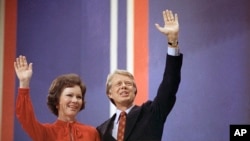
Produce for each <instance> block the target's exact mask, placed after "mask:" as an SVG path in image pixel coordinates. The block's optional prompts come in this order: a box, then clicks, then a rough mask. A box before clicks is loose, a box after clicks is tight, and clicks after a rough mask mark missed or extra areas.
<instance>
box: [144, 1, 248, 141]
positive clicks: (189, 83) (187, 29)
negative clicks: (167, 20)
mask: <svg viewBox="0 0 250 141" xmlns="http://www.w3.org/2000/svg"><path fill="white" fill-rule="evenodd" d="M249 3H250V2H249V1H247V0H242V1H240V2H238V1H237V2H236V1H234V0H220V1H213V2H212V1H208V0H195V1H166V0H159V1H150V4H149V5H150V21H149V22H150V28H149V31H150V33H149V39H150V42H149V43H150V51H149V52H150V53H149V54H150V67H149V69H150V73H149V76H150V78H149V79H150V81H149V83H150V84H149V86H150V94H151V95H150V98H151V99H152V98H153V97H154V95H152V94H154V93H152V92H155V91H156V89H157V87H158V86H157V85H156V84H158V83H159V82H160V81H161V77H162V75H161V74H162V70H163V67H164V66H163V65H164V64H163V61H162V59H164V58H165V51H163V50H164V49H165V47H166V40H165V38H164V37H162V36H163V35H161V34H160V33H159V32H158V31H157V30H156V29H155V28H154V23H155V22H157V23H160V24H161V25H163V20H162V14H161V11H162V10H164V9H167V8H168V9H171V10H173V11H174V12H177V13H178V15H179V23H180V29H181V30H180V40H179V44H180V50H181V52H183V53H184V60H183V68H182V81H181V85H180V88H179V90H178V93H177V101H176V105H175V107H174V108H173V111H172V112H171V113H170V115H169V117H168V119H167V121H166V124H165V130H164V134H163V139H162V140H163V141H168V140H171V141H212V140H213V141H228V140H229V125H230V124H232V123H235V124H239V123H241V124H249V123H250V118H249V116H250V111H249V108H250V105H249V99H250V95H249V91H250V88H249V84H250V77H249V68H250V67H249V66H250V63H249V60H250V58H249V35H250V30H249V25H250V19H249V17H250V12H249ZM236 11H237V12H236ZM247 54H248V55H247ZM246 64H248V65H246ZM247 70H248V72H246V71H247ZM246 90H247V91H246Z"/></svg>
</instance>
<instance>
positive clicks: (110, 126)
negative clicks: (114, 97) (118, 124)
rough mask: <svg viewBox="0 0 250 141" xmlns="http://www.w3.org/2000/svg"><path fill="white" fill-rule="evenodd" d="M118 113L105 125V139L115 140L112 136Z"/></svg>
mask: <svg viewBox="0 0 250 141" xmlns="http://www.w3.org/2000/svg"><path fill="white" fill-rule="evenodd" d="M115 116H116V114H114V115H113V116H112V117H111V118H110V119H109V120H108V121H106V123H105V124H104V125H103V139H105V140H110V141H113V140H114V141H115V139H114V138H113V136H112V133H111V132H112V129H113V123H114V120H115Z"/></svg>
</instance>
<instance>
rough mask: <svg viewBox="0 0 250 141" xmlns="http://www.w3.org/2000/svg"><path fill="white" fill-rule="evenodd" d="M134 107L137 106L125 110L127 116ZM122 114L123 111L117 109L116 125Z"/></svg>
mask: <svg viewBox="0 0 250 141" xmlns="http://www.w3.org/2000/svg"><path fill="white" fill-rule="evenodd" d="M134 106H135V105H132V106H131V107H129V108H128V109H127V110H125V112H126V114H128V113H129V112H130V111H131V109H132V108H133V107H134ZM121 112H122V111H121V110H119V109H116V117H115V121H114V123H116V124H118V119H119V116H120V114H121Z"/></svg>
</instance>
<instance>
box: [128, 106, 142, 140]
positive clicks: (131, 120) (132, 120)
mask: <svg viewBox="0 0 250 141" xmlns="http://www.w3.org/2000/svg"><path fill="white" fill-rule="evenodd" d="M140 110H141V108H140V107H139V106H134V107H133V108H132V109H131V111H130V112H129V113H128V115H127V120H126V129H125V135H124V140H127V138H128V137H129V135H130V134H131V132H132V130H133V128H134V126H135V124H136V121H137V119H138V117H139V115H140Z"/></svg>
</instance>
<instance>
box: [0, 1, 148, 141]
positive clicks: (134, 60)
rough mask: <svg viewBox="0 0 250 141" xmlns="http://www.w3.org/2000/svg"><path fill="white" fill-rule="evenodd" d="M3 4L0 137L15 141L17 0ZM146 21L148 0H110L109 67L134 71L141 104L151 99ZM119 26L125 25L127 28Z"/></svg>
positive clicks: (1, 22) (138, 98) (0, 26)
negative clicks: (14, 64)
mask: <svg viewBox="0 0 250 141" xmlns="http://www.w3.org/2000/svg"><path fill="white" fill-rule="evenodd" d="M124 5H127V6H124ZM0 6H1V17H0V18H1V19H0V40H1V42H0V43H1V45H0V51H1V52H0V55H1V58H0V59H1V64H0V72H1V73H0V78H2V79H0V82H1V85H0V90H1V95H0V113H1V114H0V115H1V116H0V121H1V122H0V125H1V130H0V131H1V132H0V137H1V140H6V141H7V140H8V141H12V140H14V116H15V115H14V102H15V74H14V70H13V61H14V59H15V57H16V47H17V42H16V36H17V29H16V28H17V0H1V4H0ZM121 18H124V19H125V20H124V21H125V23H124V22H123V23H119V21H118V20H119V19H121ZM147 20H148V1H147V0H136V1H134V0H127V1H119V0H110V55H109V56H110V58H109V60H110V63H109V64H110V67H109V69H110V72H112V71H114V70H115V69H118V68H122V69H127V70H129V71H130V72H131V73H133V74H134V76H135V79H136V82H137V87H141V88H143V89H141V90H140V95H137V97H136V100H135V103H136V104H138V105H140V104H141V103H142V102H143V101H145V100H146V99H147V98H148V89H147V88H148V33H147V32H148V22H147ZM119 26H125V28H124V27H119ZM118 29H119V30H118ZM120 29H121V30H120ZM119 42H120V43H119ZM118 46H119V48H118ZM19 52H20V51H19ZM21 52H22V51H21ZM118 52H120V53H118ZM3 82H7V83H3ZM114 110H115V107H114V106H113V105H112V104H111V103H110V116H111V115H112V114H113V112H114ZM3 113H4V114H3ZM3 129H4V130H3Z"/></svg>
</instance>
